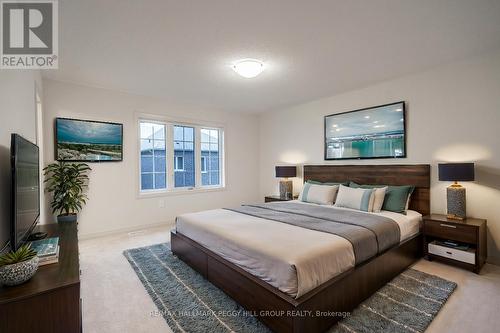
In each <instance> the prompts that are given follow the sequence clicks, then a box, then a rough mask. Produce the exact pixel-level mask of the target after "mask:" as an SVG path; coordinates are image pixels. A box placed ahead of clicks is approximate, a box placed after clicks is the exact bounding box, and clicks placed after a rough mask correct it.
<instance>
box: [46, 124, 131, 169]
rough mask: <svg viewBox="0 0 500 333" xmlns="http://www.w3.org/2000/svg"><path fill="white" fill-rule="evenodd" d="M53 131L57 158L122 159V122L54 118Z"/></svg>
mask: <svg viewBox="0 0 500 333" xmlns="http://www.w3.org/2000/svg"><path fill="white" fill-rule="evenodd" d="M55 132H56V133H55V137H56V142H55V154H56V160H58V161H71V162H113V161H122V160H123V125H122V124H116V123H107V122H101V121H91V120H79V119H69V118H56V124H55Z"/></svg>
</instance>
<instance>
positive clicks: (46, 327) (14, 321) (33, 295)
mask: <svg viewBox="0 0 500 333" xmlns="http://www.w3.org/2000/svg"><path fill="white" fill-rule="evenodd" d="M34 231H35V232H45V233H47V236H48V237H59V262H58V263H56V264H49V265H44V266H40V267H39V268H38V271H37V272H36V274H35V275H34V276H33V277H32V278H31V279H30V280H29V281H28V282H26V283H23V284H21V285H18V286H14V287H6V286H0V332H12V333H14V332H19V333H22V332H40V333H41V332H50V333H56V332H61V333H63V332H64V333H77V332H81V304H80V302H81V301H80V267H79V260H78V234H77V224H76V223H61V224H46V225H40V226H37V227H36V228H35V230H34Z"/></svg>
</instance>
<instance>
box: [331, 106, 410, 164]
mask: <svg viewBox="0 0 500 333" xmlns="http://www.w3.org/2000/svg"><path fill="white" fill-rule="evenodd" d="M403 157H406V120H405V103H404V102H397V103H392V104H386V105H380V106H375V107H370V108H366V109H360V110H354V111H349V112H343V113H337V114H332V115H329V116H326V117H325V160H341V159H368V158H403Z"/></svg>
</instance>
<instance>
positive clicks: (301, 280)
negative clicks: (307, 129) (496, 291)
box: [171, 165, 430, 332]
mask: <svg viewBox="0 0 500 333" xmlns="http://www.w3.org/2000/svg"><path fill="white" fill-rule="evenodd" d="M307 181H317V182H323V183H328V182H346V181H352V182H356V183H359V184H373V185H377V184H381V185H382V184H383V185H390V186H398V185H412V186H414V187H415V189H414V191H413V193H412V195H411V200H410V202H409V203H408V206H409V207H408V209H407V210H405V212H404V214H401V213H395V212H391V211H384V210H382V211H380V212H376V213H374V212H365V211H354V210H352V209H345V208H338V207H333V206H332V205H317V204H311V203H305V202H299V201H291V202H278V203H270V204H264V205H262V204H255V205H246V206H242V207H239V208H232V209H215V210H210V211H204V212H198V213H191V214H184V215H181V216H179V217H178V218H177V221H176V229H175V230H174V231H172V234H171V244H172V252H173V253H174V254H175V255H177V256H178V257H179V258H180V259H182V260H183V261H185V262H186V263H187V264H189V265H190V266H191V267H193V268H194V269H195V270H197V271H198V272H199V273H201V274H202V275H203V276H204V277H205V278H206V279H208V280H209V281H210V282H212V283H213V284H214V285H216V286H218V287H219V288H220V289H221V290H223V291H224V292H226V293H227V294H228V295H229V296H231V297H232V298H233V299H235V300H236V301H237V302H238V303H240V304H241V305H242V306H244V307H245V308H246V309H248V310H250V311H252V313H253V314H255V315H256V316H257V317H258V318H259V319H260V320H262V321H263V322H264V323H265V324H266V325H267V326H269V327H270V328H271V329H272V330H273V331H276V332H323V331H325V330H326V329H328V328H329V327H331V325H333V324H334V323H335V322H336V321H338V320H340V319H342V317H343V316H344V315H345V313H346V312H349V311H351V310H352V309H354V308H355V307H356V306H357V305H358V304H359V303H361V302H362V301H363V300H364V299H366V298H367V297H369V296H370V295H371V294H373V293H374V292H375V291H376V290H377V289H379V288H380V287H382V286H383V285H384V284H385V283H387V282H388V281H389V280H391V279H392V278H394V277H395V276H396V275H398V274H399V273H400V272H402V271H403V270H404V269H405V268H407V267H408V266H410V265H411V264H412V263H414V262H415V260H417V259H418V258H419V257H421V253H422V248H421V235H420V225H421V224H420V221H421V217H422V215H426V214H428V213H429V210H430V207H429V206H430V204H429V187H430V167H429V165H365V166H360V165H357V166H354V165H349V166H348V165H342V166H340V165H322V166H304V182H307Z"/></svg>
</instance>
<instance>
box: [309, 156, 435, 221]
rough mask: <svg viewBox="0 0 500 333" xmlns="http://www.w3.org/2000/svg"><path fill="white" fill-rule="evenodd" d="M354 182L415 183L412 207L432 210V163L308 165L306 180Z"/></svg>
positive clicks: (417, 209) (418, 209)
mask: <svg viewBox="0 0 500 333" xmlns="http://www.w3.org/2000/svg"><path fill="white" fill-rule="evenodd" d="M308 180H316V181H320V182H346V181H353V182H356V183H358V184H373V185H378V184H380V185H383V184H384V185H413V186H415V191H413V194H412V195H411V201H410V209H412V210H416V211H417V212H419V213H421V214H422V215H428V214H430V211H431V207H430V206H431V203H430V186H431V166H430V165H429V164H406V165H404V164H386V165H305V166H304V182H306V181H308Z"/></svg>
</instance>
